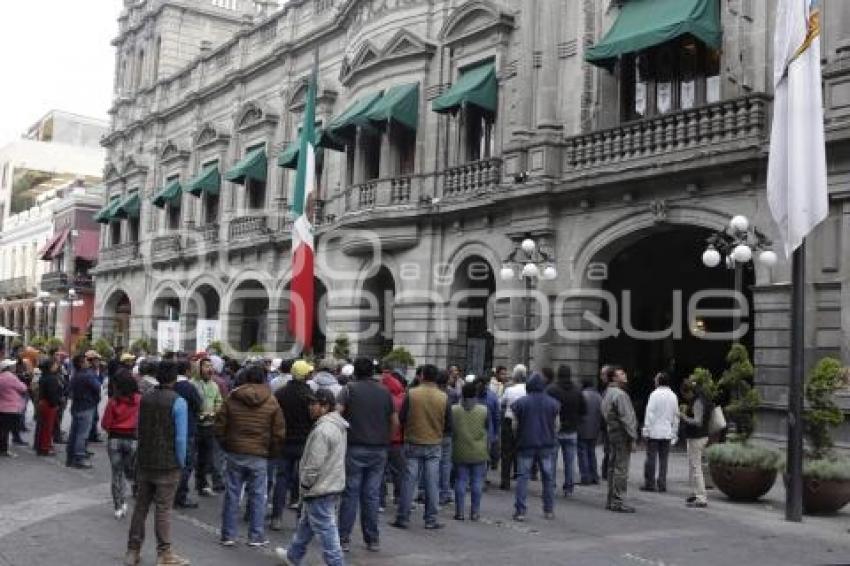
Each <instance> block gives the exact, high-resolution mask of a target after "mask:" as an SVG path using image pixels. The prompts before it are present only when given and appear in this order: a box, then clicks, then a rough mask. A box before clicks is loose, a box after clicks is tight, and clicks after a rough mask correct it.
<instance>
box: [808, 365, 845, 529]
mask: <svg viewBox="0 0 850 566" xmlns="http://www.w3.org/2000/svg"><path fill="white" fill-rule="evenodd" d="M845 376H846V372H845V370H844V368H843V367H842V365H841V362H840V361H839V360H837V359H835V358H824V359H822V360H821V361H820V362H818V363H817V365H816V366H815V367H814V369H813V370H812V373H811V374H809V378H808V379H807V380H806V390H805V394H806V403H807V407H806V410H805V412H804V414H803V419H804V422H805V429H804V430H805V434H806V438H807V440H808V452H807V453H806V459H805V460H804V462H803V510H804V511H805V512H806V513H809V514H813V515H814V514H828V513H835V512H837V511H838V510H840V509H841V508H842V507H844V506H845V505H847V503H849V502H850V460H848V459H847V458H842V457H840V456H838V455H837V454H836V453H835V451H834V449H833V441H832V429H833V428H834V427H836V426H839V425H840V424H841V423H842V422H844V413H843V412H842V410H841V408H840V407H839V406H838V405H837V404H836V403H835V399H834V395H835V392H836V391H838V390H839V389H842V388H844V387H845V386H846V385H845Z"/></svg>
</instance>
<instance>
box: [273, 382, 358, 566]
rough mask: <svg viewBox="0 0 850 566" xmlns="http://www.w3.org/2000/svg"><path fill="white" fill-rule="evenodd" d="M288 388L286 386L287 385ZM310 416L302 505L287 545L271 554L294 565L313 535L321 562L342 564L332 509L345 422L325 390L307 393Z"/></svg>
mask: <svg viewBox="0 0 850 566" xmlns="http://www.w3.org/2000/svg"><path fill="white" fill-rule="evenodd" d="M287 387H288V385H287ZM307 402H308V404H309V405H308V407H309V411H310V417H311V419H312V420H315V421H316V425H315V426H314V427H313V429H312V431H311V432H310V434H309V436H308V437H307V440H306V446H305V449H304V457H303V458H302V459H301V462H300V466H299V480H300V484H301V490H302V493H301V495H302V502H303V505H304V508H303V510H302V512H301V517H300V518H299V520H298V527H297V528H296V530H295V534H294V535H293V537H292V543H291V544H290V546H289V548H288V549H286V548H277V549H275V553H276V554H277V557H278V558H279V559H280V561H281V562H282V563H283V564H286V565H288V566H297V565H299V564H301V561H302V560H303V559H304V556H305V555H306V554H307V545H308V544H310V541H311V540H312V539H313V536H316V537H317V538H318V539H319V541H320V542H321V544H322V557H323V558H324V560H325V564H329V565H331V566H343V565H344V564H345V561H344V560H343V557H342V547H341V546H340V543H339V530H338V528H337V521H336V510H337V504H338V503H339V497H340V494H341V493H342V491H343V489H344V488H345V450H346V436H347V429H348V423H347V422H346V421H345V419H343V418H342V417H341V416H340V414H339V413H337V412H335V411H334V404H335V400H334V396H333V393H331V392H330V391H328V390H327V389H319V390H318V391H316V392H315V393H313V392H312V391H310V392H309V393H308V395H307Z"/></svg>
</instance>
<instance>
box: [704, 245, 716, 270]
mask: <svg viewBox="0 0 850 566" xmlns="http://www.w3.org/2000/svg"><path fill="white" fill-rule="evenodd" d="M702 263H703V265H705V266H706V267H717V266H718V265H720V252H719V251H717V250H716V249H715V248H714V246H711V247H709V248H708V249H707V250H705V251H704V252H702Z"/></svg>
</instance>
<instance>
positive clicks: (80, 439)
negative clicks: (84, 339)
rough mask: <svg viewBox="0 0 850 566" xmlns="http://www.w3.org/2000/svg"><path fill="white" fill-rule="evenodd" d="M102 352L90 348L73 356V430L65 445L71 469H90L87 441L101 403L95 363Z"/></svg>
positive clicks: (67, 464) (67, 463) (99, 384)
mask: <svg viewBox="0 0 850 566" xmlns="http://www.w3.org/2000/svg"><path fill="white" fill-rule="evenodd" d="M100 359H101V358H100V354H98V353H97V352H96V351H94V350H89V351H88V352H86V353H85V355H84V356H79V355H77V356H74V377H72V378H71V387H70V389H71V395H70V396H71V431H70V433H69V434H68V444H67V446H66V451H67V457H66V460H65V465H66V466H68V467H72V468H91V467H92V465H91V462H89V459H88V453H87V444H86V441H87V439H88V436H89V431H90V430H91V428H92V425H93V422H94V416H95V413H96V412H97V406H98V404H99V403H100V387H101V383H100V380H99V379H98V377H97V373H96V371H95V370H94V369H93V366H95V365H96V364H99V363H100Z"/></svg>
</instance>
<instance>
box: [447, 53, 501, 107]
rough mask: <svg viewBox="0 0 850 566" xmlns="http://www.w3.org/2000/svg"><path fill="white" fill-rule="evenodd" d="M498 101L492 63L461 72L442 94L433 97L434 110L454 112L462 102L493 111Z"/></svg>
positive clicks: (494, 68)
mask: <svg viewBox="0 0 850 566" xmlns="http://www.w3.org/2000/svg"><path fill="white" fill-rule="evenodd" d="M498 101H499V84H498V82H497V81H496V67H495V65H493V63H487V64H486V65H480V66H478V67H474V68H472V69H469V70H467V71H465V72H463V73H462V74H461V75H460V76H459V77H458V79H457V81H456V82H455V84H453V85H452V86H451V88H449V90H447V91H446V92H444V93H443V94H441V95H440V96H438V97H437V98H435V99H434V103H433V104H432V108H433V109H434V112H440V113H446V112H454V111H456V110H457V109H458V108H460V107H461V106H463V105H464V104H471V105H472V106H477V107H478V108H481V109H482V110H486V111H487V112H495V111H496V106H497V105H498Z"/></svg>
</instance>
